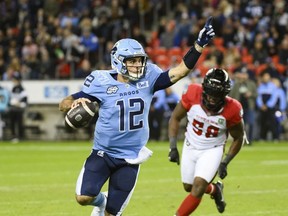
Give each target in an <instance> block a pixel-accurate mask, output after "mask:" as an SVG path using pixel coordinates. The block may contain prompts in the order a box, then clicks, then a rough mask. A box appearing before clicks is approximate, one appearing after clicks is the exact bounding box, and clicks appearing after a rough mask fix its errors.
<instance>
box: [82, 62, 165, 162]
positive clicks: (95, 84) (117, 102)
mask: <svg viewBox="0 0 288 216" xmlns="http://www.w3.org/2000/svg"><path fill="white" fill-rule="evenodd" d="M161 72H162V70H161V69H160V68H159V67H157V66H156V65H154V64H147V71H146V74H145V76H144V77H143V78H141V79H140V80H138V81H137V82H130V83H122V82H119V81H117V80H115V78H113V74H115V73H116V72H115V71H100V70H99V71H93V72H92V73H91V74H90V75H89V76H88V77H87V78H86V79H85V81H84V84H83V88H82V91H83V92H84V93H86V94H88V95H91V96H94V97H96V98H98V99H99V101H100V102H99V118H98V120H97V122H96V127H95V133H94V142H93V149H95V150H101V151H104V152H105V153H107V154H109V155H110V156H112V157H115V158H122V159H134V158H136V157H137V155H138V152H139V151H140V149H141V148H142V147H143V146H144V145H146V143H147V141H148V138H149V127H148V114H149V109H150V104H151V100H152V96H153V89H154V84H155V82H156V80H157V78H158V77H159V75H160V73H161Z"/></svg>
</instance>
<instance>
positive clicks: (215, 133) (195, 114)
mask: <svg viewBox="0 0 288 216" xmlns="http://www.w3.org/2000/svg"><path fill="white" fill-rule="evenodd" d="M230 89H231V84H230V79H229V76H228V73H227V72H226V71H225V70H223V69H220V68H213V69H210V70H209V71H208V72H207V74H206V76H205V77H204V80H203V83H202V86H201V85H199V84H191V85H190V86H189V87H188V90H187V91H186V92H185V93H184V94H183V95H182V98H181V101H180V102H179V103H178V104H177V106H176V108H175V109H174V111H173V113H172V116H171V118H170V121H169V140H170V152H169V160H170V161H171V162H177V164H178V165H179V163H180V161H179V152H178V150H177V134H178V131H179V125H180V121H181V119H183V118H184V117H187V120H188V123H187V127H186V132H185V141H184V144H183V151H182V158H181V178H182V182H183V186H184V189H185V191H187V192H189V195H188V196H187V197H186V198H185V199H184V200H183V202H182V203H181V205H180V206H179V208H178V210H177V212H176V214H175V215H176V216H188V215H190V214H191V213H192V212H194V211H195V209H196V208H197V207H198V205H199V204H200V202H201V198H202V196H203V194H204V193H207V194H210V195H211V197H212V198H213V199H214V201H215V204H216V207H217V209H218V211H219V212H220V213H223V212H224V210H225V206H226V203H225V201H224V196H223V184H222V182H220V181H218V182H216V183H212V180H213V179H214V177H215V176H216V174H217V171H218V175H219V177H220V178H221V179H224V178H225V177H226V175H227V165H228V164H229V162H230V161H231V160H232V159H233V158H234V157H235V155H236V154H237V153H238V152H239V151H240V149H241V146H242V144H243V142H244V141H245V132H244V125H243V119H242V113H243V111H242V106H241V104H240V103H239V102H238V101H237V100H235V99H233V98H230V97H228V96H227V95H228V93H229V92H230ZM228 134H230V135H231V137H232V139H233V141H232V144H231V146H230V148H229V151H228V152H227V155H226V156H225V157H224V158H223V160H222V157H223V153H224V147H225V143H226V141H227V138H228Z"/></svg>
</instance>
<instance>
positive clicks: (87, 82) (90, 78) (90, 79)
mask: <svg viewBox="0 0 288 216" xmlns="http://www.w3.org/2000/svg"><path fill="white" fill-rule="evenodd" d="M94 79H95V77H94V76H93V75H91V74H90V75H89V76H88V77H87V78H86V79H85V81H84V85H85V86H86V87H90V85H91V83H92V82H93V80H94Z"/></svg>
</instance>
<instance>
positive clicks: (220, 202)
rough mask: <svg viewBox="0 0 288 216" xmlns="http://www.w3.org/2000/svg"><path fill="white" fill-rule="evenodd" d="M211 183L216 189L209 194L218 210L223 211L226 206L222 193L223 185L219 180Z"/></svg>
mask: <svg viewBox="0 0 288 216" xmlns="http://www.w3.org/2000/svg"><path fill="white" fill-rule="evenodd" d="M213 185H214V186H215V189H216V191H215V193H214V194H213V195H211V198H212V199H214V201H215V204H216V207H217V209H218V212H220V213H223V212H224V211H225V206H226V203H225V200H224V195H223V188H224V185H223V183H222V182H220V181H217V182H216V183H213Z"/></svg>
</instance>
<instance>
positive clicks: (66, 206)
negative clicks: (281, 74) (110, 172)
mask: <svg viewBox="0 0 288 216" xmlns="http://www.w3.org/2000/svg"><path fill="white" fill-rule="evenodd" d="M179 144H180V143H179ZM179 144H178V145H179ZM179 146H180V145H179ZM148 147H149V148H150V149H151V150H153V152H154V154H153V156H152V157H151V159H149V160H148V161H147V162H146V163H144V164H143V165H142V166H141V172H140V175H139V179H138V184H137V186H136V189H135V192H134V195H133V197H132V199H131V201H130V204H129V205H128V207H127V209H126V211H124V214H123V215H127V216H152V215H157V216H172V215H173V214H174V212H175V210H176V209H177V207H178V205H179V204H180V202H181V201H182V199H183V198H184V197H185V196H186V193H185V192H184V190H183V189H182V184H181V180H180V171H179V166H177V165H176V164H174V163H171V162H169V161H168V157H167V155H168V143H165V142H159V143H157V142H150V143H149V144H148ZM227 147H228V146H227ZM90 150H91V143H90V142H89V141H87V142H64V141H63V142H40V141H30V142H23V143H18V144H11V143H10V142H1V143H0V215H1V216H64V215H65V216H90V212H91V209H92V207H91V206H88V207H82V206H80V205H78V204H77V203H76V202H75V198H74V191H75V183H76V179H77V176H78V173H79V171H80V169H81V167H82V164H83V162H84V160H85V159H86V157H87V156H88V154H89V153H90ZM287 179H288V143H287V142H286V143H285V142H282V143H268V142H266V143H259V142H258V143H257V142H255V143H253V146H244V147H243V148H242V150H241V152H240V153H239V155H238V156H237V157H236V158H235V159H234V160H233V161H232V163H231V164H230V165H229V166H228V176H227V177H226V178H225V179H224V180H223V182H224V194H225V199H226V202H227V206H226V210H225V212H224V213H223V214H222V215H226V216H244V215H245V216H246V215H247V216H271V215H273V216H287V215H288V207H287V202H288V187H287ZM216 180H218V178H217V177H216ZM123 181H125V180H124V179H123ZM193 215H195V216H200V215H201V216H202V215H205V216H216V215H221V214H219V213H218V212H217V210H216V207H215V204H214V201H213V200H211V199H210V197H209V196H208V195H204V198H203V200H202V203H201V204H200V206H199V207H198V209H197V210H196V212H194V213H193Z"/></svg>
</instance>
